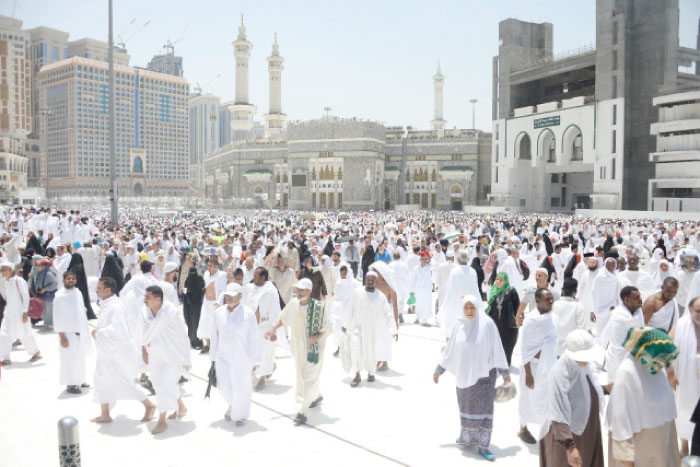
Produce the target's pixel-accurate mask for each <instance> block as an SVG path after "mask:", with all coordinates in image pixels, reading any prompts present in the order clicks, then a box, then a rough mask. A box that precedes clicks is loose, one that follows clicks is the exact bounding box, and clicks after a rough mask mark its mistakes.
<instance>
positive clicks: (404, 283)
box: [336, 250, 411, 313]
mask: <svg viewBox="0 0 700 467" xmlns="http://www.w3.org/2000/svg"><path fill="white" fill-rule="evenodd" d="M402 251H403V250H402ZM389 269H391V272H392V273H393V275H394V284H395V285H396V290H394V292H396V302H397V303H396V304H397V306H398V310H399V313H403V309H404V307H405V306H406V300H408V289H409V284H410V282H411V273H410V272H409V270H408V266H407V264H406V261H405V260H403V259H401V260H398V261H396V260H394V261H392V262H391V263H389ZM351 273H352V272H351ZM336 288H337V286H336Z"/></svg>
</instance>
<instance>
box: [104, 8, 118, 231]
mask: <svg viewBox="0 0 700 467" xmlns="http://www.w3.org/2000/svg"><path fill="white" fill-rule="evenodd" d="M112 16H113V14H112V0H109V38H108V42H109V44H108V47H109V49H108V51H107V52H108V54H107V58H108V60H109V69H108V70H109V200H110V204H111V214H112V216H111V217H112V228H113V229H116V228H117V222H118V220H119V207H118V205H117V190H116V187H115V185H116V181H117V173H116V171H117V128H116V116H117V114H116V108H115V104H114V37H113V31H112V29H113V27H112V23H113V21H112Z"/></svg>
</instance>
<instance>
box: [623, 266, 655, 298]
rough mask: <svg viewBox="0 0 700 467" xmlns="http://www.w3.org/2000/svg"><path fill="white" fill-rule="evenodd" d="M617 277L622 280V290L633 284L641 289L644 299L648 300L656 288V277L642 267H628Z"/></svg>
mask: <svg viewBox="0 0 700 467" xmlns="http://www.w3.org/2000/svg"><path fill="white" fill-rule="evenodd" d="M617 278H618V280H619V281H620V290H622V289H623V288H624V287H626V286H628V285H633V286H634V287H637V288H638V289H639V292H640V293H641V294H642V300H646V298H647V297H648V296H649V295H651V294H653V293H654V291H655V290H656V287H655V286H654V278H653V277H651V274H649V273H648V272H646V271H642V270H641V269H639V270H637V271H630V270H629V269H627V270H625V271H622V272H621V273H620V274H618V275H617Z"/></svg>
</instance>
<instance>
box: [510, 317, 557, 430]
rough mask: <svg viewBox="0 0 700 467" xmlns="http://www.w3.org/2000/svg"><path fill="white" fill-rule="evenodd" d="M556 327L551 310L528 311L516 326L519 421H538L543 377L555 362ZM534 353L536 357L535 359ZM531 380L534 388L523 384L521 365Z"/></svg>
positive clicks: (544, 379)
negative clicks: (528, 366)
mask: <svg viewBox="0 0 700 467" xmlns="http://www.w3.org/2000/svg"><path fill="white" fill-rule="evenodd" d="M557 341H558V340H557V329H556V326H555V325H554V321H553V320H552V313H551V312H548V313H544V314H540V313H539V312H536V313H529V314H528V315H527V316H526V317H525V321H524V322H523V325H522V327H521V328H520V349H521V350H520V352H521V354H522V365H521V367H520V374H521V377H520V403H519V410H518V412H519V415H520V424H521V425H525V424H527V423H541V421H542V416H543V414H544V409H545V406H544V401H545V398H546V397H545V396H546V395H547V379H548V377H549V373H550V371H551V370H552V367H553V366H554V364H555V363H556V361H557ZM537 353H540V357H539V358H536V357H535V356H536V355H537ZM526 363H530V372H531V373H532V376H533V378H534V379H535V387H534V389H530V388H528V387H527V386H526V385H525V379H526V378H525V364H526Z"/></svg>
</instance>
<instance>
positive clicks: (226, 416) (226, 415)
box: [224, 412, 231, 422]
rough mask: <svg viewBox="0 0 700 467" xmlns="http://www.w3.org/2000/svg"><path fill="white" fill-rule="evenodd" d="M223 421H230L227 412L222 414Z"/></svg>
mask: <svg viewBox="0 0 700 467" xmlns="http://www.w3.org/2000/svg"><path fill="white" fill-rule="evenodd" d="M224 420H226V421H227V422H230V421H231V416H230V415H229V414H228V412H226V413H225V414H224Z"/></svg>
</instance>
